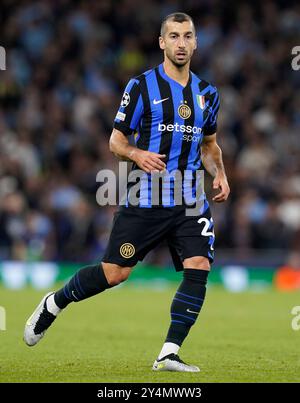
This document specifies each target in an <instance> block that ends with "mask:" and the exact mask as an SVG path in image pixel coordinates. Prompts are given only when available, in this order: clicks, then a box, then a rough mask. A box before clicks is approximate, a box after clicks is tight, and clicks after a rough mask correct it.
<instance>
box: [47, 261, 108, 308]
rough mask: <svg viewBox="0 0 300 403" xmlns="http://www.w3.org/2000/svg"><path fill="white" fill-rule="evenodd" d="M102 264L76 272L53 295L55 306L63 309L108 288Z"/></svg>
mask: <svg viewBox="0 0 300 403" xmlns="http://www.w3.org/2000/svg"><path fill="white" fill-rule="evenodd" d="M110 287H111V286H110V285H109V284H108V282H107V280H106V277H105V274H104V271H103V268H102V264H101V263H99V264H97V265H94V266H86V267H83V268H82V269H80V270H78V272H77V273H76V274H75V275H74V276H73V277H72V278H71V280H70V281H69V282H68V283H67V284H66V285H65V286H64V287H63V288H61V289H60V290H58V291H56V293H55V294H54V301H55V303H56V305H57V306H58V307H59V308H60V309H63V308H65V307H66V306H67V305H69V304H70V303H71V302H78V301H82V300H84V299H86V298H89V297H92V296H93V295H96V294H99V293H100V292H102V291H104V290H106V289H107V288H110Z"/></svg>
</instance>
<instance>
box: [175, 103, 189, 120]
mask: <svg viewBox="0 0 300 403" xmlns="http://www.w3.org/2000/svg"><path fill="white" fill-rule="evenodd" d="M191 113H192V111H191V108H190V107H189V106H188V105H185V104H181V105H179V108H178V114H179V116H180V117H181V118H182V119H188V118H189V117H190V116H191Z"/></svg>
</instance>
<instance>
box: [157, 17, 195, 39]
mask: <svg viewBox="0 0 300 403" xmlns="http://www.w3.org/2000/svg"><path fill="white" fill-rule="evenodd" d="M168 21H174V22H184V21H191V23H192V24H193V28H194V32H195V24H194V21H193V19H192V17H191V16H189V15H188V14H186V13H172V14H169V15H167V16H166V18H165V19H164V20H163V22H162V23H161V27H160V36H163V35H164V33H165V27H166V23H167V22H168Z"/></svg>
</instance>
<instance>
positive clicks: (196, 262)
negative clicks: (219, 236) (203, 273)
mask: <svg viewBox="0 0 300 403" xmlns="http://www.w3.org/2000/svg"><path fill="white" fill-rule="evenodd" d="M183 266H184V268H188V269H201V270H210V263H209V260H208V259H207V257H204V256H193V257H189V258H187V259H185V260H184V262H183Z"/></svg>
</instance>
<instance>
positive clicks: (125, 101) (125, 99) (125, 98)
mask: <svg viewBox="0 0 300 403" xmlns="http://www.w3.org/2000/svg"><path fill="white" fill-rule="evenodd" d="M129 102H130V95H129V94H128V92H124V94H123V97H122V101H121V106H122V108H125V107H126V106H128V105H129Z"/></svg>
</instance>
